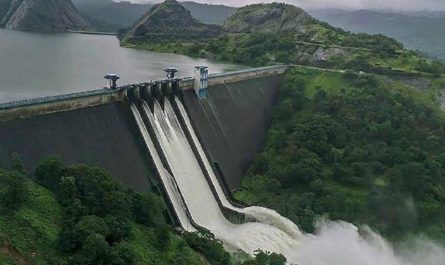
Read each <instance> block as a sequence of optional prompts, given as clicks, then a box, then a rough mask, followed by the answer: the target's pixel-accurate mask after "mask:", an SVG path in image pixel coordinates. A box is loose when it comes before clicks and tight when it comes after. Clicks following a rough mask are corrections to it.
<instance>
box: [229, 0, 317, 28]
mask: <svg viewBox="0 0 445 265" xmlns="http://www.w3.org/2000/svg"><path fill="white" fill-rule="evenodd" d="M313 22H315V21H314V19H313V18H312V17H311V16H310V15H309V14H308V13H306V12H305V11H304V10H303V9H301V8H298V7H296V6H291V5H286V4H279V3H273V4H267V5H266V4H259V5H251V6H247V7H243V8H240V9H239V10H238V11H237V12H235V13H234V14H233V15H232V16H230V17H229V18H228V19H227V20H226V21H225V22H224V29H225V30H226V31H227V32H233V33H241V32H243V33H252V32H256V33H283V32H293V33H302V32H303V31H304V30H305V29H306V27H307V26H308V25H310V24H312V23H313Z"/></svg>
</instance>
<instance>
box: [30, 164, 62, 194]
mask: <svg viewBox="0 0 445 265" xmlns="http://www.w3.org/2000/svg"><path fill="white" fill-rule="evenodd" d="M65 170H66V167H65V165H64V164H63V162H62V160H61V159H60V158H59V157H58V156H50V157H48V158H47V159H45V160H43V161H42V162H40V164H39V165H38V166H37V168H36V171H35V178H36V180H37V182H38V183H40V184H42V185H43V186H45V187H47V188H48V189H50V190H52V191H54V192H57V191H58V188H59V183H60V181H61V179H62V176H63V175H64V173H65Z"/></svg>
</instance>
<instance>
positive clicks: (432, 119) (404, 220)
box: [236, 67, 445, 242]
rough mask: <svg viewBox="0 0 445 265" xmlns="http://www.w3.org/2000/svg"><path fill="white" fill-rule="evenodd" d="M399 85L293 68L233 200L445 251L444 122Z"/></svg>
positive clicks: (412, 90) (438, 87)
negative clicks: (418, 239)
mask: <svg viewBox="0 0 445 265" xmlns="http://www.w3.org/2000/svg"><path fill="white" fill-rule="evenodd" d="M406 81H407V80H404V79H403V78H402V79H398V78H394V77H383V76H377V75H358V74H353V73H339V72H325V71H320V70H313V69H307V68H304V67H296V68H294V69H292V70H290V71H288V73H287V74H286V75H285V84H284V85H283V87H281V88H280V96H279V103H278V106H277V107H276V109H275V112H274V118H273V123H272V126H271V128H270V129H269V133H268V137H267V142H266V146H265V148H264V151H263V152H262V153H261V154H260V155H258V157H257V158H256V160H255V162H254V163H253V165H252V167H251V168H250V170H249V172H248V174H247V176H246V178H245V179H244V181H243V183H242V185H241V188H240V189H239V191H238V192H237V193H236V197H237V198H238V199H239V200H241V201H244V202H247V203H249V204H253V205H258V204H260V205H263V206H265V207H270V208H272V209H275V210H277V211H279V212H280V213H281V214H283V215H284V216H287V217H289V218H291V219H292V220H293V221H294V222H296V223H297V224H298V225H299V227H300V228H302V229H303V230H305V231H308V232H312V231H314V225H315V224H316V220H318V219H319V218H321V217H324V218H326V217H327V218H329V219H331V220H346V221H349V222H353V223H355V224H357V225H363V224H366V225H370V226H371V227H372V228H373V229H375V230H377V231H379V232H380V233H383V234H384V235H385V236H387V237H389V238H390V239H391V240H399V239H404V238H406V237H408V236H410V235H413V234H427V235H428V236H430V237H432V238H434V239H436V240H439V241H442V242H445V223H444V220H445V211H444V209H445V175H444V173H443V172H445V171H444V170H445V160H444V158H445V156H444V153H445V149H444V148H443V146H444V142H445V130H444V126H443V125H444V124H445V115H444V113H443V111H442V110H441V109H440V104H439V102H438V100H437V98H436V95H437V94H439V93H443V91H444V89H445V79H444V78H441V79H433V80H432V81H431V82H430V83H429V85H427V86H425V87H424V88H423V89H422V90H419V89H418V88H416V87H415V86H413V84H412V83H410V82H406Z"/></svg>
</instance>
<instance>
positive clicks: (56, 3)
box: [0, 0, 90, 32]
mask: <svg viewBox="0 0 445 265" xmlns="http://www.w3.org/2000/svg"><path fill="white" fill-rule="evenodd" d="M0 28H7V29H12V30H22V31H39V32H42V31H43V32H59V31H66V30H87V29H89V28H90V24H89V23H88V21H86V20H85V19H84V18H83V17H82V16H81V15H80V14H79V13H78V12H77V9H76V8H75V7H74V5H73V3H72V2H71V0H52V1H48V0H0Z"/></svg>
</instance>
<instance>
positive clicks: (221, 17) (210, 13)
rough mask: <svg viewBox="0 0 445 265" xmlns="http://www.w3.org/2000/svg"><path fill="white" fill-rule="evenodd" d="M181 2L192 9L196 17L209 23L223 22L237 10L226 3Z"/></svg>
mask: <svg viewBox="0 0 445 265" xmlns="http://www.w3.org/2000/svg"><path fill="white" fill-rule="evenodd" d="M180 3H181V5H183V6H184V7H185V8H187V9H188V10H190V12H191V13H192V15H193V16H194V17H196V18H197V19H199V20H201V21H202V22H204V23H207V24H223V23H224V21H225V20H226V19H227V18H228V17H230V16H231V15H232V14H233V13H235V12H236V8H235V7H230V6H224V5H210V4H201V3H196V2H191V1H186V2H180Z"/></svg>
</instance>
